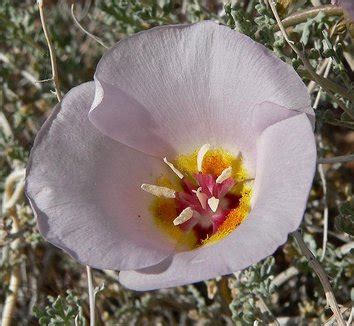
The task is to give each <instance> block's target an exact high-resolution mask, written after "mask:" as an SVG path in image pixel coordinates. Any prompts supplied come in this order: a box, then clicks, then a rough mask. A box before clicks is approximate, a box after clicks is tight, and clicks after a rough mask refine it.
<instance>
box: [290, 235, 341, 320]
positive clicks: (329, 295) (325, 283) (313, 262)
mask: <svg viewBox="0 0 354 326" xmlns="http://www.w3.org/2000/svg"><path fill="white" fill-rule="evenodd" d="M292 235H293V237H294V238H295V240H296V242H297V244H298V245H299V247H300V250H301V252H302V253H303V255H304V256H305V257H306V259H307V260H308V262H309V266H310V267H311V268H312V269H313V270H314V271H315V273H316V275H317V276H318V278H319V279H320V282H321V284H322V287H323V290H324V292H325V296H326V299H327V304H328V305H329V306H330V308H331V310H332V312H333V314H334V316H335V318H336V319H337V322H338V325H340V326H345V321H344V319H343V316H342V314H341V312H340V310H339V307H338V303H337V301H336V298H335V296H334V293H333V290H332V287H331V284H330V283H329V280H328V277H327V274H326V272H325V271H324V269H323V268H322V266H321V264H320V263H319V262H318V261H317V259H316V257H315V256H314V255H313V253H312V252H311V251H310V250H309V249H308V248H307V246H306V244H305V242H304V240H303V239H302V236H301V232H300V231H299V230H298V231H295V232H293V233H292Z"/></svg>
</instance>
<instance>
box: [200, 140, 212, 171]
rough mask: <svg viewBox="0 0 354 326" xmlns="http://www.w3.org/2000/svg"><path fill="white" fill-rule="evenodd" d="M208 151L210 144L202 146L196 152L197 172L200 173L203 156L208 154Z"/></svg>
mask: <svg viewBox="0 0 354 326" xmlns="http://www.w3.org/2000/svg"><path fill="white" fill-rule="evenodd" d="M209 149H210V144H204V145H203V146H202V147H201V148H200V150H199V152H198V156H197V167H198V171H199V172H201V171H202V166H203V160H204V156H205V154H206V153H207V152H208V150H209Z"/></svg>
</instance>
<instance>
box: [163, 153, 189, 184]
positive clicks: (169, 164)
mask: <svg viewBox="0 0 354 326" xmlns="http://www.w3.org/2000/svg"><path fill="white" fill-rule="evenodd" d="M163 161H164V162H165V163H166V164H167V165H168V166H169V167H170V168H171V170H172V171H173V172H174V173H176V174H177V176H178V177H179V178H180V179H183V177H184V176H183V174H182V172H181V171H179V170H178V169H176V168H175V166H174V165H173V164H172V163H171V162H169V161H168V160H167V158H166V157H164V158H163Z"/></svg>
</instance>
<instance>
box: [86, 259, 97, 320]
mask: <svg viewBox="0 0 354 326" xmlns="http://www.w3.org/2000/svg"><path fill="white" fill-rule="evenodd" d="M86 273H87V284H88V293H89V303H90V326H95V293H94V289H93V280H92V272H91V267H90V266H86Z"/></svg>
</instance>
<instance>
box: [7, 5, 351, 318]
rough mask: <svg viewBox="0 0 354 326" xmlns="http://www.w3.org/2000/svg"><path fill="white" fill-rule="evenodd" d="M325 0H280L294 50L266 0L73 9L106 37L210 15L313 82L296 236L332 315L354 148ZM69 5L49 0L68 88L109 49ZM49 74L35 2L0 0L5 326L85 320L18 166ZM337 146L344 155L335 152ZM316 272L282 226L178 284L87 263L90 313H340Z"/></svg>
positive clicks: (346, 89) (83, 292) (346, 280)
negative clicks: (276, 240)
mask: <svg viewBox="0 0 354 326" xmlns="http://www.w3.org/2000/svg"><path fill="white" fill-rule="evenodd" d="M328 3H329V1H327V0H312V1H310V0H307V1H306V0H301V1H300V0H299V1H291V0H280V1H278V4H277V9H278V12H279V14H280V16H281V18H282V19H284V20H283V22H284V25H285V26H286V27H287V32H288V34H289V37H290V38H291V39H292V40H293V41H294V42H295V46H296V49H297V50H298V51H299V53H300V58H299V56H298V55H297V54H296V53H295V52H294V51H293V49H292V48H291V47H290V46H288V44H287V43H286V41H285V39H284V37H283V35H282V34H281V33H279V32H277V31H278V25H277V23H276V21H275V19H274V16H273V13H272V11H271V10H270V7H269V5H268V2H267V0H239V1H232V2H229V3H226V4H225V3H222V2H221V1H214V0H210V1H209V0H189V1H188V0H187V1H182V0H181V1H178V0H144V1H143V0H142V1H137V0H132V1H124V0H101V1H98V0H97V1H76V3H75V15H76V17H77V19H78V20H79V21H80V22H81V24H82V25H83V26H85V28H86V29H87V30H88V31H90V32H91V33H93V34H95V35H97V36H99V38H100V39H101V40H102V41H103V42H104V44H106V45H107V46H111V45H113V44H114V43H115V42H117V41H118V40H120V39H121V38H123V37H125V36H127V35H131V34H133V33H135V32H138V31H141V30H144V29H148V28H151V27H153V26H156V25H162V24H171V23H190V22H197V21H200V20H204V19H212V20H215V21H219V22H220V23H222V24H226V25H228V26H230V27H231V28H234V29H236V30H239V31H241V32H242V33H245V34H247V35H249V36H250V37H251V38H253V39H255V40H256V41H257V42H260V43H262V44H264V45H265V46H266V47H268V48H269V49H270V50H272V51H274V52H275V53H276V54H277V55H278V56H279V57H280V58H281V59H282V60H284V61H286V62H288V63H289V64H290V65H293V66H294V67H295V69H296V70H297V72H298V73H299V75H300V76H301V77H302V78H303V80H304V82H305V83H306V84H307V85H308V86H309V91H310V93H311V96H312V99H313V105H314V107H315V108H316V118H317V124H316V137H317V140H318V153H319V157H320V158H321V159H320V161H319V163H324V162H327V163H329V164H319V165H318V173H317V175H316V177H315V181H314V185H313V189H312V191H311V195H310V198H309V202H308V208H307V212H306V214H305V216H304V220H303V223H302V225H301V228H302V231H303V233H302V238H303V239H304V240H305V242H306V245H307V247H308V248H310V250H311V251H312V252H313V253H314V255H315V256H316V258H317V260H319V261H320V264H321V266H322V267H323V269H324V271H325V274H326V275H327V277H328V279H329V281H330V284H331V286H332V289H333V294H334V295H335V298H336V301H337V302H338V305H339V308H340V310H341V314H342V315H343V317H344V320H345V321H347V322H349V323H350V320H349V319H350V318H352V310H353V309H352V301H353V300H354V294H353V293H354V292H353V287H354V264H353V262H354V259H353V255H352V254H353V247H354V245H353V240H354V238H353V236H354V201H353V180H354V179H353V178H354V163H353V161H352V160H353V156H352V155H351V156H350V154H352V153H353V151H354V146H353V142H354V119H353V117H354V108H353V105H354V102H353V98H354V94H353V69H354V68H353V67H354V55H353V54H354V50H353V44H354V43H353V37H354V25H353V24H352V23H351V22H350V19H349V18H348V16H346V15H343V11H342V10H340V9H338V8H334V7H325V8H322V7H321V8H322V9H323V10H322V11H320V10H319V9H318V8H319V6H321V5H328ZM70 5H71V1H54V0H52V1H51V0H47V1H44V14H45V17H46V21H47V28H48V30H49V34H50V38H51V40H52V42H53V47H54V48H55V51H56V57H57V67H58V77H59V81H60V84H61V90H62V92H63V93H65V92H67V91H68V90H69V89H70V88H72V87H73V86H75V85H78V84H80V83H82V82H85V81H89V80H92V79H93V73H94V70H95V66H96V64H97V62H98V60H99V58H100V57H101V55H102V54H103V52H104V51H105V48H104V47H103V46H101V45H100V44H98V43H97V42H96V41H94V40H93V39H92V38H90V37H88V36H87V35H85V34H84V33H83V32H82V31H81V30H80V29H79V28H78V26H77V25H76V24H75V23H74V21H73V18H72V16H71V13H70ZM301 57H302V58H301ZM304 60H305V61H304ZM308 64H309V65H308ZM311 69H312V70H313V71H317V75H316V74H315V75H314V74H313V71H312V72H311ZM318 75H320V76H324V77H326V78H324V77H321V78H322V79H321V78H318V77H317V76H318ZM51 77H52V70H51V65H50V57H49V52H48V47H47V43H46V40H45V38H44V34H43V30H42V27H41V22H40V19H39V13H38V7H37V5H36V3H35V1H34V0H22V1H20V0H17V1H11V0H2V1H1V2H0V108H1V111H0V196H1V197H2V199H3V201H2V215H1V216H0V250H1V251H0V279H1V280H2V281H1V282H0V312H1V314H2V315H3V320H2V323H3V325H9V324H10V319H7V318H11V320H12V324H13V325H37V324H38V323H40V324H43V325H74V324H75V325H85V324H86V325H88V324H89V317H88V316H89V308H88V294H87V276H86V270H85V267H84V266H81V265H79V264H78V263H76V262H75V261H74V260H72V259H71V258H70V257H69V256H68V255H66V254H65V253H63V252H62V251H60V250H58V249H56V248H55V247H53V246H52V245H50V244H49V243H47V242H45V241H44V240H43V239H42V238H41V236H40V235H39V233H38V230H37V228H36V221H35V219H34V217H33V214H32V212H31V209H30V207H29V205H28V203H27V201H26V200H25V198H24V196H23V176H24V172H23V171H24V168H25V166H26V161H27V159H28V155H29V151H30V149H31V146H32V144H33V140H34V137H35V135H36V134H37V132H38V130H39V128H40V126H41V125H42V124H43V122H44V121H45V119H46V118H47V117H48V115H49V114H50V112H51V110H52V108H53V106H54V104H55V103H56V102H57V99H56V96H55V94H53V89H54V87H53V82H52V80H51V79H50V78H51ZM316 78H317V79H316ZM46 79H49V80H47V81H45V80H46ZM311 80H314V81H316V82H317V84H315V83H313V82H311ZM328 81H332V82H333V83H335V84H332V83H330V82H328ZM319 84H320V86H321V87H322V91H321V90H320V88H319ZM333 85H334V86H333ZM338 155H347V156H346V157H344V158H341V157H340V158H338V157H337V156H338ZM331 157H332V159H328V158H331ZM322 158H326V159H324V160H323V159H322ZM343 161H344V163H343ZM341 162H342V163H341ZM48 172H49V173H50V171H48ZM327 214H328V218H327ZM327 226H328V228H327ZM326 239H328V241H327V240H326ZM324 250H325V251H324ZM235 255H237V249H236V250H235ZM318 271H319V269H318V267H316V264H315V263H314V262H313V259H312V260H311V261H310V264H309V263H308V261H307V259H306V257H305V256H304V254H303V252H302V251H301V250H300V248H299V246H298V244H297V243H296V241H295V240H294V238H293V237H291V236H290V237H289V240H288V242H287V243H286V244H285V245H284V246H282V247H281V248H279V249H278V250H277V252H276V253H275V254H274V255H273V257H269V258H267V259H266V260H264V261H263V262H260V263H259V264H257V265H255V266H252V267H250V268H248V269H247V270H245V271H242V272H237V273H235V275H231V276H228V277H223V278H221V279H216V280H211V281H208V282H201V283H198V284H194V285H189V286H183V287H177V288H174V289H168V290H160V291H153V292H147V293H138V292H133V291H129V290H127V289H124V288H123V287H122V286H120V285H119V284H118V282H117V275H116V273H115V272H112V271H98V270H94V271H93V277H94V283H95V285H96V286H97V289H96V292H97V293H96V324H98V325H130V324H132V325H194V324H195V325H232V324H237V325H252V324H254V325H257V324H259V325H269V324H272V325H277V324H282V325H321V324H326V325H330V324H336V323H337V322H336V321H335V318H333V312H332V310H331V309H330V308H329V305H328V304H327V303H330V304H331V306H332V309H333V298H331V297H330V296H329V297H328V295H329V294H330V293H329V292H328V289H326V287H325V290H327V295H326V294H325V290H324V288H323V286H322V285H321V282H320V280H319V278H318V276H317V273H318ZM316 272H317V273H316ZM322 276H323V275H322ZM326 297H328V299H329V300H328V301H327V300H326ZM348 320H349V321H348ZM338 324H340V322H338Z"/></svg>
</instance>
